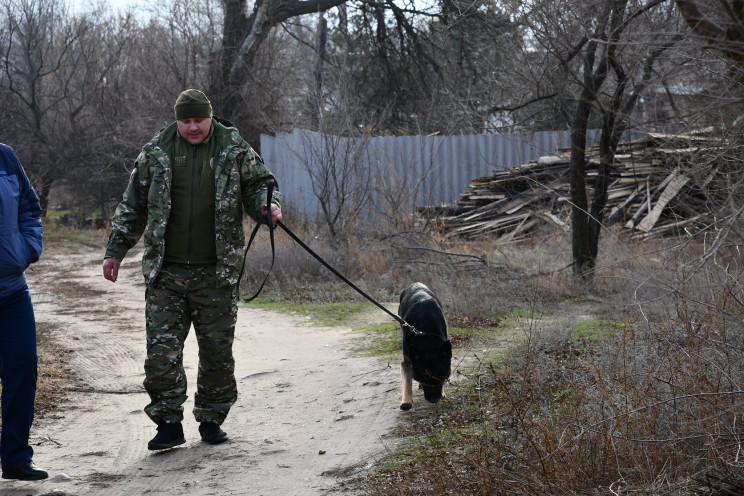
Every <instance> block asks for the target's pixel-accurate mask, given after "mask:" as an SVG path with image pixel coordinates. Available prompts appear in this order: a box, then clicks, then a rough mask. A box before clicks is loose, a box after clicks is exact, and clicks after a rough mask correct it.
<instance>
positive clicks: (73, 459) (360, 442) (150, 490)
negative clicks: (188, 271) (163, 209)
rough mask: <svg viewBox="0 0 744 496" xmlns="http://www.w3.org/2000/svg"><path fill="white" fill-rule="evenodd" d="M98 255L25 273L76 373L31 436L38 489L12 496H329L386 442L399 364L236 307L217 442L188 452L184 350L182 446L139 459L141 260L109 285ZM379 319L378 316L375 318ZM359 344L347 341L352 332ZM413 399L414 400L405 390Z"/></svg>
mask: <svg viewBox="0 0 744 496" xmlns="http://www.w3.org/2000/svg"><path fill="white" fill-rule="evenodd" d="M101 255H102V248H94V247H91V248H88V249H85V250H84V251H82V252H80V253H79V254H76V255H73V256H69V255H65V256H61V255H47V254H45V256H43V257H42V260H41V261H40V262H39V263H37V264H35V265H34V266H33V270H29V271H27V276H28V281H29V287H30V288H31V292H32V295H33V299H34V303H35V310H36V315H37V320H38V321H39V322H47V323H52V324H53V325H54V326H55V329H56V330H55V331H54V339H55V340H56V341H58V342H59V343H60V344H61V345H62V346H63V347H66V348H71V349H73V350H74V352H73V353H71V354H70V364H71V366H72V368H73V369H74V370H75V371H76V373H77V374H78V376H79V381H78V383H76V384H70V386H69V393H68V395H67V396H68V399H69V403H65V404H63V406H62V408H61V411H60V412H59V418H47V419H41V420H38V421H37V422H36V423H35V425H34V428H33V430H32V433H31V435H32V441H31V442H32V444H33V446H34V450H35V455H34V460H35V461H36V462H37V464H38V465H40V466H42V467H43V468H45V469H46V470H48V471H49V473H50V479H48V480H47V481H42V482H16V481H5V480H3V481H0V494H2V495H3V496H21V495H55V496H62V495H90V494H96V495H98V494H105V495H127V496H131V495H144V494H148V495H149V494H152V495H182V494H189V495H230V494H239V495H252V496H279V495H281V496H291V495H318V494H326V493H327V492H328V491H337V490H338V491H341V490H342V486H343V481H344V478H345V477H347V476H349V475H351V474H355V473H358V471H360V470H364V469H365V468H368V467H369V466H371V464H373V463H374V462H375V461H376V460H377V459H378V458H379V457H380V455H381V454H382V453H383V452H384V451H385V450H386V449H388V448H390V447H391V446H392V445H393V444H394V443H395V440H394V439H393V438H392V437H388V435H389V433H390V431H391V429H392V428H393V427H394V426H395V424H396V422H397V421H398V420H399V419H400V418H401V416H402V415H405V413H403V412H401V411H400V410H399V409H398V404H399V371H398V365H397V363H396V364H392V366H388V365H387V364H385V363H381V362H380V361H379V360H376V359H370V358H359V357H354V356H352V354H351V353H350V349H351V348H352V346H353V344H354V339H355V334H354V333H353V332H351V330H350V329H344V328H319V327H313V326H310V325H309V324H308V323H307V322H306V321H303V320H302V319H300V318H294V317H287V316H286V315H282V314H279V313H274V312H269V311H265V310H261V309H255V308H241V310H240V313H239V316H238V327H237V330H236V339H235V345H234V353H235V357H236V362H237V363H236V378H237V380H238V387H239V398H238V402H237V403H236V404H235V406H234V407H233V409H232V411H231V412H230V415H229V416H228V418H227V420H226V421H225V424H224V425H223V428H224V430H225V431H226V432H227V433H228V435H229V437H230V439H229V441H228V442H226V443H224V444H221V445H217V446H211V445H207V444H205V443H203V442H201V440H200V438H199V434H198V432H197V424H196V422H195V421H194V418H193V416H192V414H191V408H192V406H193V401H192V399H191V395H192V393H193V389H194V387H195V382H196V363H197V346H196V341H195V339H194V337H193V330H192V332H191V333H190V336H189V341H188V342H187V345H186V358H185V364H186V369H187V374H188V379H189V395H190V399H189V401H187V403H186V405H185V420H184V430H185V433H186V440H187V441H186V444H185V445H182V446H180V447H178V448H175V449H172V450H166V451H161V452H152V451H148V450H147V441H148V440H149V439H150V438H151V437H152V436H153V435H154V434H155V425H154V424H153V423H152V422H151V421H150V420H149V419H148V418H147V416H146V415H145V414H144V412H143V411H142V408H143V407H144V406H145V404H147V402H148V397H147V394H146V393H145V392H144V389H143V388H142V380H143V371H142V364H143V362H144V355H145V342H144V310H143V309H144V289H145V288H144V284H143V280H142V276H141V273H140V252H139V251H137V252H131V253H130V254H129V256H128V257H127V259H126V260H125V261H124V263H123V264H122V268H121V271H120V274H119V280H118V282H117V283H116V284H112V283H110V282H109V281H106V280H105V279H104V278H103V276H102V275H101ZM378 312H379V317H380V322H386V321H387V320H390V317H389V316H387V315H386V314H384V313H383V312H381V311H379V310H378ZM356 337H357V338H358V335H357V336H356ZM415 395H419V396H420V398H417V397H416V396H414V401H423V396H421V393H420V392H415Z"/></svg>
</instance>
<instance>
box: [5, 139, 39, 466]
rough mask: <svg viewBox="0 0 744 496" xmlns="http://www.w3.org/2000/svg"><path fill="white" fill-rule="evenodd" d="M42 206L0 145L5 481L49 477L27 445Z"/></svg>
mask: <svg viewBox="0 0 744 496" xmlns="http://www.w3.org/2000/svg"><path fill="white" fill-rule="evenodd" d="M42 237H43V229H42V226H41V207H40V205H39V198H38V197H37V196H36V192H35V191H34V189H33V187H32V186H31V183H30V182H29V180H28V177H27V176H26V172H25V171H24V170H23V167H22V166H21V162H20V161H19V160H18V157H17V156H16V154H15V152H14V151H13V149H12V148H10V147H9V146H7V145H4V144H1V143H0V381H2V382H1V384H2V396H0V406H1V407H2V427H0V462H1V464H2V477H3V479H20V480H40V479H46V478H47V477H48V474H47V472H46V471H44V470H42V469H40V468H39V467H37V466H36V465H35V464H34V462H33V461H32V459H31V457H32V455H33V452H34V450H33V448H31V446H29V444H28V438H29V433H30V431H31V424H32V423H33V419H34V403H35V401H36V377H37V368H36V366H37V362H38V355H37V351H36V319H35V317H34V309H33V306H32V304H31V295H30V293H29V291H28V285H27V284H26V276H25V275H24V271H25V270H26V268H27V267H28V266H29V265H31V264H32V263H34V262H36V261H38V260H39V257H40V256H41V250H42Z"/></svg>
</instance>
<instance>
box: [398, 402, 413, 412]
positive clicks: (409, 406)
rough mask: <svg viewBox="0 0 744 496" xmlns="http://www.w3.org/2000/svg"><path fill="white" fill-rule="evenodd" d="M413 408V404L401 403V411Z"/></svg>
mask: <svg viewBox="0 0 744 496" xmlns="http://www.w3.org/2000/svg"><path fill="white" fill-rule="evenodd" d="M412 406H413V403H401V404H400V409H401V410H404V411H405V410H410V409H411V407H412Z"/></svg>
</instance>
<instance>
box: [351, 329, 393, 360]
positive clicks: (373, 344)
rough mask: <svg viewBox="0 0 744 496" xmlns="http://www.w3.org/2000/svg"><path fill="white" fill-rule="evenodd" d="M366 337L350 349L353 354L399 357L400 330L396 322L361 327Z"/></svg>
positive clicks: (388, 357) (389, 357)
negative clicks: (358, 344)
mask: <svg viewBox="0 0 744 496" xmlns="http://www.w3.org/2000/svg"><path fill="white" fill-rule="evenodd" d="M362 330H363V331H364V334H365V337H366V339H364V340H363V341H362V342H361V344H360V346H358V347H356V348H355V349H354V350H352V351H353V352H354V353H355V354H357V355H361V356H368V357H375V356H376V357H381V358H387V359H391V360H392V359H394V358H395V359H399V357H400V353H401V349H402V347H401V340H402V338H401V331H400V326H399V325H398V324H397V323H393V324H380V325H376V326H372V327H367V328H365V329H362Z"/></svg>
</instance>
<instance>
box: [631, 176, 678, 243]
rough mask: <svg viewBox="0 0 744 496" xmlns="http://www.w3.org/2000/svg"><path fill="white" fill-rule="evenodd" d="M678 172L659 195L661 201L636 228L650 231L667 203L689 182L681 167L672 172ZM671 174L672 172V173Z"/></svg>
mask: <svg viewBox="0 0 744 496" xmlns="http://www.w3.org/2000/svg"><path fill="white" fill-rule="evenodd" d="M675 172H676V173H677V174H676V176H675V177H674V178H672V180H671V181H669V184H667V187H666V188H664V191H663V192H662V193H661V196H660V197H659V201H657V202H656V205H654V208H653V209H652V210H651V213H650V214H648V215H647V216H646V218H644V219H643V220H642V221H641V222H640V223H639V224H638V225H637V226H636V229H638V230H639V231H643V232H649V231H650V230H651V229H652V228H653V227H654V225H655V224H656V222H657V221H658V220H659V216H660V215H661V212H662V211H663V210H664V207H666V206H667V204H668V203H669V202H670V201H672V199H673V198H674V197H675V196H676V195H677V193H679V190H681V189H682V187H683V186H684V185H685V184H687V181H689V180H690V179H689V178H688V177H685V176H683V175H681V174H680V173H679V169H675V170H674V172H672V174H674V173H675ZM670 176H671V174H670Z"/></svg>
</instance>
